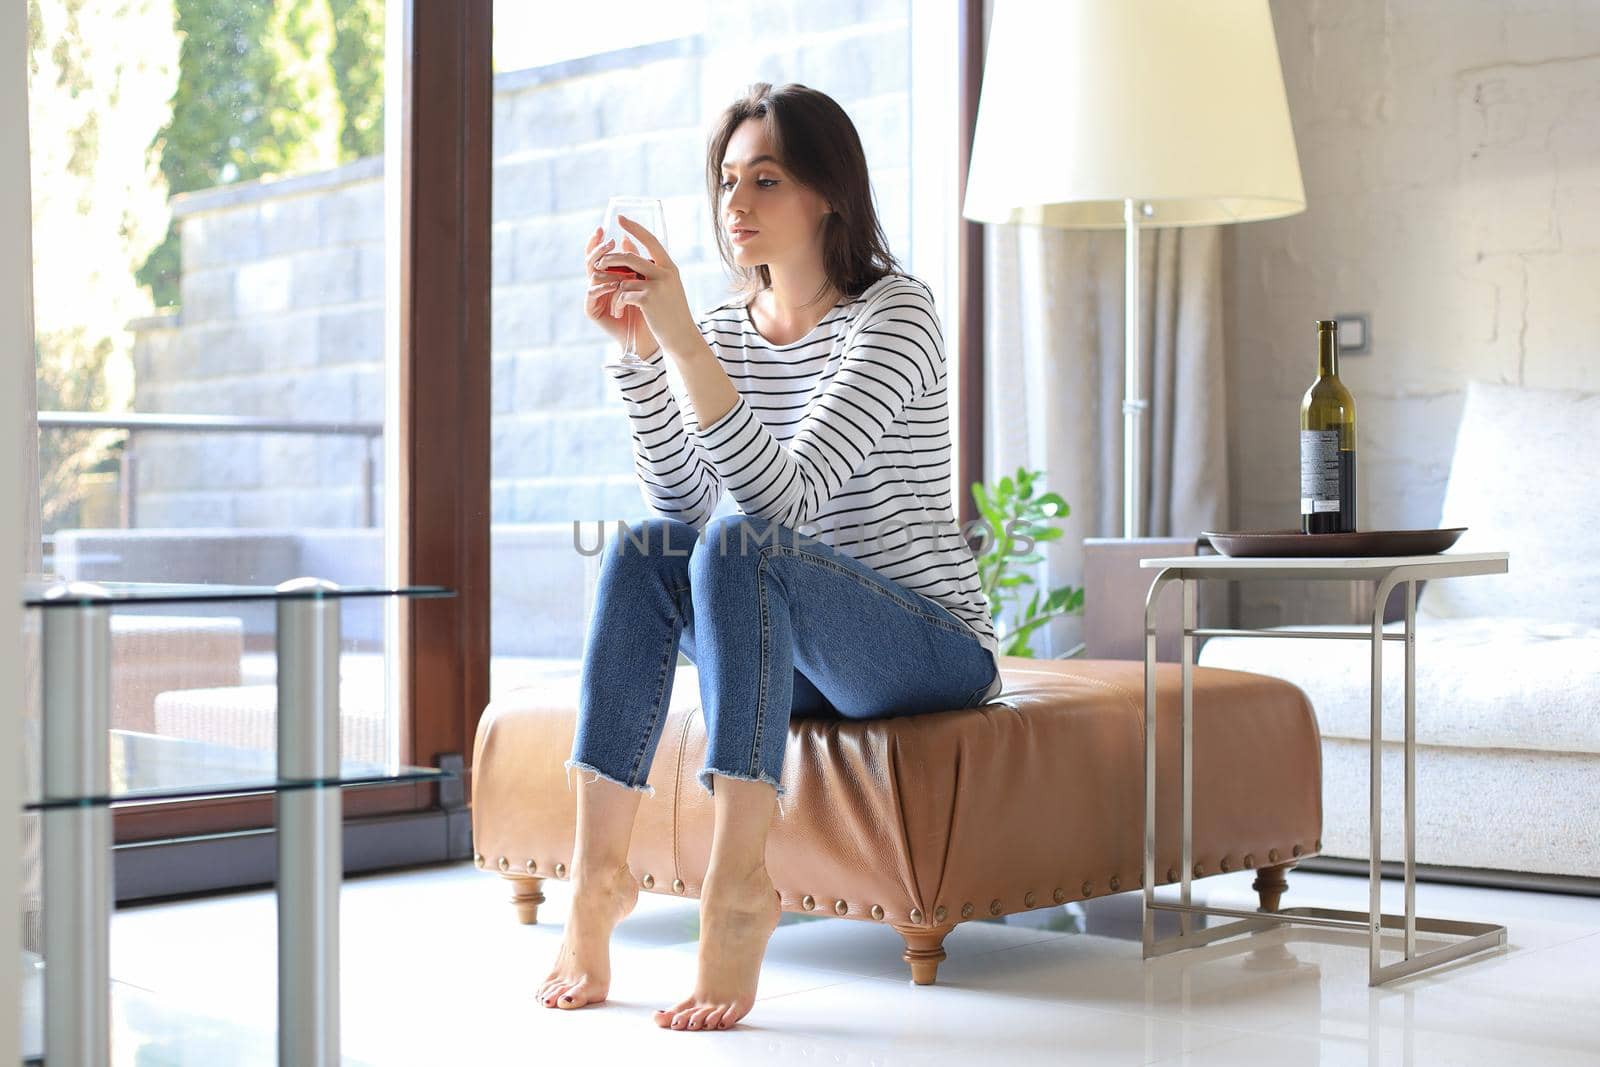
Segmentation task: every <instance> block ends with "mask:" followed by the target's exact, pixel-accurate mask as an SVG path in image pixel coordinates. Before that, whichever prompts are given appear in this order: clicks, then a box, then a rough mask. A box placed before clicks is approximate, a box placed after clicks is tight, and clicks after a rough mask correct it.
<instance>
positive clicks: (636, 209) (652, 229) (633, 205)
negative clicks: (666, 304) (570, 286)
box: [602, 196, 667, 367]
mask: <svg viewBox="0 0 1600 1067" xmlns="http://www.w3.org/2000/svg"><path fill="white" fill-rule="evenodd" d="M618 215H623V216H626V217H627V219H628V221H630V222H633V223H635V224H637V225H639V226H642V227H643V228H644V229H645V230H647V231H649V233H650V235H651V236H653V237H654V238H655V239H656V240H657V241H659V242H661V244H662V245H663V246H665V245H666V243H667V223H666V217H665V213H664V212H663V211H662V209H661V201H660V200H658V199H656V198H654V197H638V196H614V197H612V198H611V201H610V203H608V204H607V205H606V215H605V221H604V223H603V226H602V229H603V230H604V232H603V234H602V240H607V239H609V240H611V241H612V242H614V243H613V244H612V250H613V251H621V252H631V253H632V254H634V255H640V256H642V255H643V250H642V248H641V244H640V241H639V238H638V237H636V236H634V235H633V234H631V233H629V232H628V231H627V230H625V229H623V228H622V225H621V224H620V223H618V222H617V216H618ZM646 258H648V257H646ZM602 269H603V270H604V271H605V272H606V273H607V274H615V275H617V276H618V277H619V278H621V279H624V280H628V281H637V280H639V279H642V278H643V277H644V275H642V274H640V273H639V272H638V271H636V270H634V269H633V268H632V267H624V266H611V267H604V268H602ZM622 313H623V318H624V320H625V321H626V322H627V324H628V327H627V338H628V339H627V342H626V343H625V344H624V345H623V350H622V353H621V354H620V355H615V356H612V357H610V358H608V359H607V360H606V361H605V362H604V363H603V364H602V366H606V367H648V366H650V365H651V364H652V363H654V362H655V361H656V359H659V358H660V357H658V356H657V357H652V358H651V359H645V358H644V357H643V356H642V355H641V354H640V352H639V346H638V342H637V341H636V340H635V335H634V323H636V322H638V321H639V317H640V316H641V315H642V314H643V312H641V311H639V310H638V309H637V308H634V307H630V306H628V305H624V306H623V312H622Z"/></svg>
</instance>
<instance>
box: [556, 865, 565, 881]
mask: <svg viewBox="0 0 1600 1067" xmlns="http://www.w3.org/2000/svg"><path fill="white" fill-rule="evenodd" d="M566 876H567V865H566V864H565V863H558V864H556V877H557V878H565V877H566Z"/></svg>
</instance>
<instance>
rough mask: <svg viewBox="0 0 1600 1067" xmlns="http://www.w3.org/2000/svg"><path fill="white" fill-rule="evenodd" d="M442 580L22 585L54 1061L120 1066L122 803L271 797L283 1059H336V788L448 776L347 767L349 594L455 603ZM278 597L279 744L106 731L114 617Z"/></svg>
mask: <svg viewBox="0 0 1600 1067" xmlns="http://www.w3.org/2000/svg"><path fill="white" fill-rule="evenodd" d="M454 595H455V593H454V591H453V590H450V589H445V588H443V587H440V586H415V587H408V588H402V589H386V588H381V587H365V586H362V587H356V586H338V585H335V584H334V583H332V582H329V581H325V580H322V579H317V578H297V579H295V580H293V581H289V582H285V583H283V584H282V585H278V586H275V587H274V586H230V585H206V584H199V585H193V584H171V583H159V582H157V583H146V582H60V583H56V584H54V585H48V586H47V585H45V584H43V583H42V582H39V581H28V582H25V583H24V598H23V603H24V605H25V606H27V607H30V608H38V609H41V610H43V612H44V619H43V628H42V633H43V643H42V648H41V652H42V657H43V661H44V671H43V701H44V704H43V723H42V727H43V753H42V764H43V767H42V770H43V774H42V778H43V785H42V789H41V790H40V791H39V792H38V795H33V796H27V797H25V799H24V808H25V810H29V811H39V812H41V813H42V815H43V823H44V825H43V833H42V838H43V841H42V852H43V894H44V957H45V959H44V972H45V974H44V995H43V1015H44V1024H43V1031H44V1033H43V1038H44V1048H43V1061H44V1062H47V1063H50V1064H71V1065H72V1067H107V1065H108V1064H109V1063H110V1062H111V1022H110V1020H111V994H110V982H111V979H110V953H109V937H110V923H111V908H112V899H113V898H112V880H111V875H112V871H111V862H112V843H113V842H112V820H111V805H112V804H113V803H116V802H119V801H150V800H175V799H189V798H195V797H205V796H218V795H226V794H237V793H256V792H271V793H274V794H275V795H276V798H277V831H278V884H277V893H278V1062H279V1063H280V1064H285V1065H294V1067H333V1065H336V1064H338V1063H339V1062H340V1049H339V888H340V884H341V882H342V879H343V874H344V867H343V842H342V838H341V834H340V826H341V813H340V807H341V802H340V795H339V790H340V787H343V786H356V785H376V784H386V783H392V782H406V781H413V782H426V781H432V780H438V779H442V778H447V777H453V776H454V774H453V772H451V771H445V770H441V769H439V768H428V767H408V766H402V765H400V764H398V763H368V762H359V761H341V759H340V749H339V648H340V610H339V609H340V602H341V601H342V600H344V599H347V598H351V597H410V598H421V597H447V596H454ZM246 601H272V602H274V603H275V604H276V610H277V630H276V645H277V655H278V686H277V688H278V715H277V732H278V736H277V751H276V753H273V752H265V751H262V750H255V749H248V748H236V747H230V746H225V745H212V744H207V743H203V742H194V741H185V740H182V739H178V738H165V737H159V736H156V735H153V734H141V733H135V732H131V731H123V730H113V729H111V723H110V719H111V700H110V693H111V611H112V609H113V608H114V607H117V606H125V607H134V606H138V607H142V606H145V605H151V604H211V603H217V602H246Z"/></svg>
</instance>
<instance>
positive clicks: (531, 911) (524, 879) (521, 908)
mask: <svg viewBox="0 0 1600 1067" xmlns="http://www.w3.org/2000/svg"><path fill="white" fill-rule="evenodd" d="M506 880H507V881H509V882H510V883H511V906H512V907H513V908H516V909H517V921H518V922H520V923H522V924H523V925H525V926H532V925H534V924H535V923H537V922H538V921H539V905H540V904H543V903H544V894H543V893H542V892H540V891H539V887H540V886H542V885H544V879H543V878H530V877H528V876H527V875H525V874H519V875H511V876H508V877H507V879H506Z"/></svg>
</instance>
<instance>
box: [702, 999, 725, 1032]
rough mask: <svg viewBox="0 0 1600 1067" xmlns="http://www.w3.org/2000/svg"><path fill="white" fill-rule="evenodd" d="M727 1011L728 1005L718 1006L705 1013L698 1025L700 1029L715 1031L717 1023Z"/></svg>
mask: <svg viewBox="0 0 1600 1067" xmlns="http://www.w3.org/2000/svg"><path fill="white" fill-rule="evenodd" d="M727 1010H728V1005H726V1004H718V1005H717V1006H716V1007H714V1008H712V1009H711V1010H710V1011H708V1012H706V1017H705V1018H704V1019H703V1020H702V1021H701V1023H700V1027H701V1029H704V1030H715V1029H716V1028H717V1023H718V1022H719V1021H720V1020H721V1019H722V1016H723V1015H724V1014H725V1013H726V1012H727Z"/></svg>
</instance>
